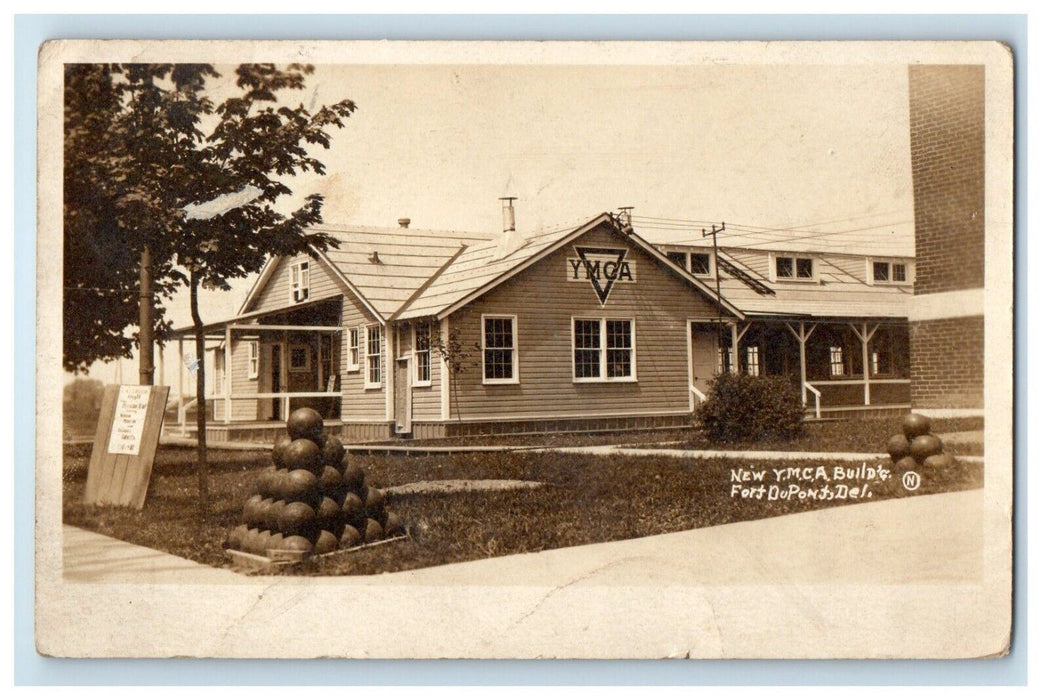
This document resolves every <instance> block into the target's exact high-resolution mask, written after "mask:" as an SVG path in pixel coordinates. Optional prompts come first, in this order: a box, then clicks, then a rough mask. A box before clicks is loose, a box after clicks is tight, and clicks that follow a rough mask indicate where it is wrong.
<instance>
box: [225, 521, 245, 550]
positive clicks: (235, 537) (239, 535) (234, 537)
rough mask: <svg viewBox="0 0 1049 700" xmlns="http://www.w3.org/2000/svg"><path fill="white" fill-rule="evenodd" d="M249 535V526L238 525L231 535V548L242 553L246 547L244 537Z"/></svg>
mask: <svg viewBox="0 0 1049 700" xmlns="http://www.w3.org/2000/svg"><path fill="white" fill-rule="evenodd" d="M247 534H248V526H247V525H243V524H241V525H238V526H237V527H235V528H233V529H232V530H231V531H230V533H229V548H230V549H236V550H238V551H242V550H243V547H244V537H245V536H247Z"/></svg>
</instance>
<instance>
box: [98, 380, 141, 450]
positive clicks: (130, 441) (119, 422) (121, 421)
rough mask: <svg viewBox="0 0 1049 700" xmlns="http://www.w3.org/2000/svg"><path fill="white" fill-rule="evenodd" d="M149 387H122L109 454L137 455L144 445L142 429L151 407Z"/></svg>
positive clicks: (110, 436)
mask: <svg viewBox="0 0 1049 700" xmlns="http://www.w3.org/2000/svg"><path fill="white" fill-rule="evenodd" d="M150 388H151V387H148V386H121V387H120V393H119V394H118V395H117V405H116V411H115V413H114V414H113V430H112V432H111V433H110V434H109V448H108V450H107V452H109V453H110V454H114V455H137V454H138V452H139V449H141V445H142V429H143V428H144V427H145V425H146V409H147V408H148V407H149V391H150Z"/></svg>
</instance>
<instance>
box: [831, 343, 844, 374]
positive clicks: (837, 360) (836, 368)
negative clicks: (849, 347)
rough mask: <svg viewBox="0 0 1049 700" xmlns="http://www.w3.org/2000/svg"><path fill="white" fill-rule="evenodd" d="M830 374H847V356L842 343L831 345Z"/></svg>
mask: <svg viewBox="0 0 1049 700" xmlns="http://www.w3.org/2000/svg"><path fill="white" fill-rule="evenodd" d="M830 374H831V376H832V377H840V376H842V375H843V374H845V358H844V354H843V353H842V349H841V346H840V345H831V346H830Z"/></svg>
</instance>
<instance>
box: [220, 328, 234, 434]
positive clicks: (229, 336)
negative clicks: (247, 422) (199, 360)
mask: <svg viewBox="0 0 1049 700" xmlns="http://www.w3.org/2000/svg"><path fill="white" fill-rule="evenodd" d="M232 346H233V332H232V331H231V330H230V327H229V325H228V324H227V325H226V353H225V356H226V371H225V372H224V375H225V376H224V377H223V380H224V381H223V384H224V385H225V386H223V387H222V392H223V393H224V394H225V396H226V423H229V422H230V420H232V418H233V399H231V398H230V394H232V393H233V352H232V351H233V347H232Z"/></svg>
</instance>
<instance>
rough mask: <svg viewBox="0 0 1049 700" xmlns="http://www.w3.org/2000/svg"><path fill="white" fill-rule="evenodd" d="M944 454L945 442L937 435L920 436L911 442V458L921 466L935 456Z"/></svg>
mask: <svg viewBox="0 0 1049 700" xmlns="http://www.w3.org/2000/svg"><path fill="white" fill-rule="evenodd" d="M941 452H943V442H942V441H941V440H940V438H938V437H936V436H935V435H919V436H918V437H916V438H914V439H913V440H911V456H913V457H914V460H915V461H916V462H918V463H919V464H925V460H926V459H927V458H929V457H931V456H933V455H938V454H940V453H941Z"/></svg>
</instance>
